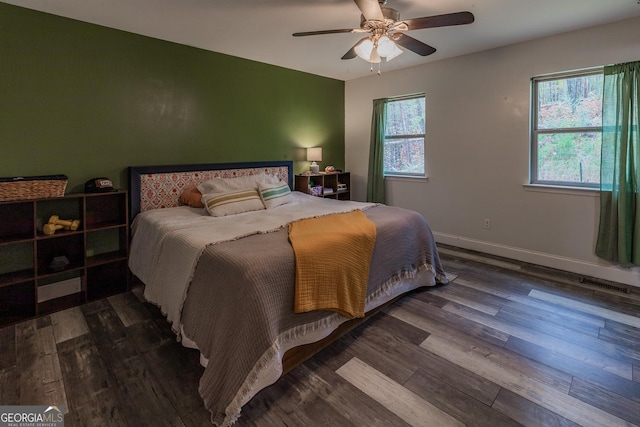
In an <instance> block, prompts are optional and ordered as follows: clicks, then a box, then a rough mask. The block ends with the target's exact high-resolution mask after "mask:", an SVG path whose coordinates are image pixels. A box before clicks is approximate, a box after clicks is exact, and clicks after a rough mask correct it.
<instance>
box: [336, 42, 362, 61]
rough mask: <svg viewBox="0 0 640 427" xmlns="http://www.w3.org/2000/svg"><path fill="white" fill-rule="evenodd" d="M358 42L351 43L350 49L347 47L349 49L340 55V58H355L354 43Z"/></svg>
mask: <svg viewBox="0 0 640 427" xmlns="http://www.w3.org/2000/svg"><path fill="white" fill-rule="evenodd" d="M357 44H358V43H356V44H355V45H353V47H352V48H351V49H349V51H348V52H347V53H345V54H344V55H342V58H340V59H353V58H355V57H356V56H357V55H356V45H357Z"/></svg>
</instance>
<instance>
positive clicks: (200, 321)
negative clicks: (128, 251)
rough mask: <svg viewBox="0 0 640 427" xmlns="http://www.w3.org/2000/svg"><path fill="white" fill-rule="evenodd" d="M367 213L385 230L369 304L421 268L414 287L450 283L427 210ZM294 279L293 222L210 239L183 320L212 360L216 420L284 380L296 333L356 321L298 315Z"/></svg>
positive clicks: (210, 389)
mask: <svg viewBox="0 0 640 427" xmlns="http://www.w3.org/2000/svg"><path fill="white" fill-rule="evenodd" d="M364 212H365V214H366V215H367V217H368V218H369V219H370V220H371V221H373V223H374V224H375V225H376V229H377V239H376V244H375V247H374V251H373V255H372V261H371V270H370V273H369V282H368V288H367V295H368V297H367V301H368V306H367V309H368V310H369V309H371V308H373V306H372V304H374V305H379V304H382V303H384V302H386V301H388V300H390V299H392V298H393V297H395V296H396V294H394V293H393V288H394V285H395V284H396V283H398V282H399V281H400V280H403V279H405V280H406V279H410V278H412V277H415V276H416V275H417V274H419V273H420V272H421V271H430V272H431V273H432V274H430V275H428V276H425V277H429V280H423V282H424V283H417V284H416V285H415V286H414V287H417V286H430V285H434V284H435V283H436V281H437V282H440V283H447V278H446V275H445V272H444V270H443V268H442V265H441V263H440V258H439V256H438V252H437V249H436V245H435V241H434V239H433V235H432V233H431V230H430V229H429V226H428V225H427V223H426V221H425V220H424V218H422V216H421V215H420V214H418V213H416V212H413V211H409V210H406V209H401V208H395V207H388V206H376V207H372V208H369V209H367V210H365V211H364ZM326 256H331V254H326ZM294 280H295V264H294V254H293V249H292V248H291V244H290V243H289V241H288V234H287V230H286V228H285V229H282V230H278V231H276V232H272V233H266V234H258V235H252V236H249V237H245V238H242V239H239V240H235V241H231V242H225V243H220V244H216V245H210V246H208V247H207V249H206V250H205V251H204V253H203V255H202V256H201V258H200V260H199V263H198V265H197V267H196V271H195V273H194V277H193V280H192V282H191V284H190V287H189V291H188V294H187V298H186V301H185V304H184V307H183V311H182V319H183V325H184V331H185V334H186V335H187V336H188V337H189V338H191V339H192V340H193V341H195V342H196V344H197V345H198V347H199V348H200V351H201V353H202V354H203V356H204V357H206V358H207V359H208V365H207V367H206V368H205V371H204V374H203V376H202V378H201V380H200V388H199V391H200V394H201V396H202V398H203V399H204V402H205V406H206V408H207V409H209V411H210V412H211V419H212V421H213V422H214V424H216V425H230V424H233V423H234V422H235V421H236V419H237V417H238V416H239V415H240V410H241V408H242V405H244V404H245V403H246V402H247V401H249V400H250V399H251V397H253V396H254V395H255V394H256V393H257V392H258V391H260V389H262V388H264V387H266V386H267V385H269V384H271V383H273V382H275V381H276V380H277V378H278V377H279V375H280V373H281V360H282V355H283V354H284V352H285V351H286V349H288V348H289V347H290V346H291V345H287V344H290V342H291V341H292V340H293V339H299V338H300V337H304V336H306V335H309V336H310V337H311V336H317V335H318V333H320V334H322V336H325V335H328V334H329V333H330V332H331V331H332V330H334V329H335V328H336V327H337V326H338V325H339V324H340V323H342V322H344V321H346V320H348V319H347V318H345V317H343V316H340V315H339V314H337V313H334V312H329V311H314V312H309V313H300V314H294V312H293V301H294ZM265 381H266V382H265Z"/></svg>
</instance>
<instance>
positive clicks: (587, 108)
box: [531, 70, 603, 188]
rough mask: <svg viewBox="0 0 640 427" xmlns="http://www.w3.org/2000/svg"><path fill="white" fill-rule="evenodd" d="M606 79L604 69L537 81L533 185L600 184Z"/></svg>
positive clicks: (535, 80) (535, 82) (583, 185)
mask: <svg viewBox="0 0 640 427" xmlns="http://www.w3.org/2000/svg"><path fill="white" fill-rule="evenodd" d="M602 83H603V74H602V70H595V71H594V70H590V71H588V72H576V73H564V74H561V75H553V76H545V77H536V78H534V79H533V80H532V85H533V87H532V94H533V108H532V141H531V183H532V184H545V185H559V186H578V187H596V188H597V187H598V186H599V183H600V146H601V142H602Z"/></svg>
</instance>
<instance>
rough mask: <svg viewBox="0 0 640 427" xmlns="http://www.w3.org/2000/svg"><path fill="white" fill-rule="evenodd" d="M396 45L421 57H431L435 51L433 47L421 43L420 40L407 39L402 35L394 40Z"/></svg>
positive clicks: (407, 37)
mask: <svg viewBox="0 0 640 427" xmlns="http://www.w3.org/2000/svg"><path fill="white" fill-rule="evenodd" d="M396 43H397V44H399V45H400V46H402V47H405V48H407V49H409V50H410V51H412V52H415V53H417V54H418V55H421V56H427V55H431V54H432V53H434V52H435V51H436V48H435V47H433V46H429V45H428V44H426V43H422V42H421V41H420V40H417V39H414V38H413V37H409V36H408V35H406V34H402V37H400V38H399V39H398V40H396Z"/></svg>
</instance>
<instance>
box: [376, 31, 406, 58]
mask: <svg viewBox="0 0 640 427" xmlns="http://www.w3.org/2000/svg"><path fill="white" fill-rule="evenodd" d="M377 51H378V55H380V56H383V57H385V58H386V59H387V62H389V61H391V60H392V59H393V58H395V57H396V56H398V55H400V54H401V53H402V52H403V51H402V49H400V48H399V47H398V45H397V44H395V43H394V42H393V40H391V39H390V38H389V37H387V36H382V37H380V39H379V40H378V49H377Z"/></svg>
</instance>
